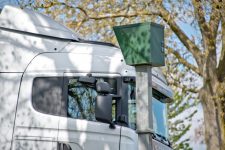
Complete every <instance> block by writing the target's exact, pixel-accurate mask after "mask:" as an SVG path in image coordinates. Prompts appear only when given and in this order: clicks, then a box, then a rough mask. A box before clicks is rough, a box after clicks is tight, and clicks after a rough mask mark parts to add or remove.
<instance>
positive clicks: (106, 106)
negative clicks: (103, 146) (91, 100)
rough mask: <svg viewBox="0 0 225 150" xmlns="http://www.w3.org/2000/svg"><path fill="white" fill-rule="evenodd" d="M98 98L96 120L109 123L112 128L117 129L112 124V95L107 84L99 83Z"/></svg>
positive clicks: (97, 88)
mask: <svg viewBox="0 0 225 150" xmlns="http://www.w3.org/2000/svg"><path fill="white" fill-rule="evenodd" d="M96 91H97V92H98V96H97V99H96V103H95V118H96V120H97V121H101V122H104V123H109V124H110V128H115V126H114V124H113V123H112V95H110V92H111V87H110V85H109V84H108V83H107V82H97V83H96Z"/></svg>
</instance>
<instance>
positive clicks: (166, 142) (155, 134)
mask: <svg viewBox="0 0 225 150" xmlns="http://www.w3.org/2000/svg"><path fill="white" fill-rule="evenodd" d="M152 138H153V139H155V140H157V141H159V142H162V143H164V144H166V145H167V146H169V147H171V143H170V141H169V140H168V139H167V138H166V137H164V136H162V135H160V134H157V133H152Z"/></svg>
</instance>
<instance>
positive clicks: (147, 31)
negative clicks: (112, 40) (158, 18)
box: [113, 22, 165, 67]
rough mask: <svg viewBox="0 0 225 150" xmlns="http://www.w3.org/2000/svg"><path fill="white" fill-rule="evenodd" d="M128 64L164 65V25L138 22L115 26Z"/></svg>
mask: <svg viewBox="0 0 225 150" xmlns="http://www.w3.org/2000/svg"><path fill="white" fill-rule="evenodd" d="M113 30H114V32H115V35H116V38H117V41H118V43H119V45H120V48H121V50H122V53H123V55H124V58H125V61H126V63H127V64H128V65H132V66H135V65H151V66H154V67H159V66H164V65H165V60H164V57H165V56H164V55H165V54H164V27H163V26H162V25H159V24H156V23H150V22H146V23H138V24H131V25H124V26H116V27H113Z"/></svg>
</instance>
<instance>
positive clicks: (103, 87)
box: [96, 82, 112, 94]
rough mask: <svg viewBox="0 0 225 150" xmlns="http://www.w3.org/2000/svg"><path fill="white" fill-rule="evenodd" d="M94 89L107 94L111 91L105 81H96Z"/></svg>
mask: <svg viewBox="0 0 225 150" xmlns="http://www.w3.org/2000/svg"><path fill="white" fill-rule="evenodd" d="M96 91H97V92H98V93H100V94H109V93H111V92H112V89H111V87H110V85H109V84H108V83H107V82H97V83H96Z"/></svg>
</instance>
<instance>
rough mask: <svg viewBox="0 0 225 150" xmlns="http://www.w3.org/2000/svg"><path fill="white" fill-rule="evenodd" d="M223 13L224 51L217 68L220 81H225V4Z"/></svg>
mask: <svg viewBox="0 0 225 150" xmlns="http://www.w3.org/2000/svg"><path fill="white" fill-rule="evenodd" d="M222 9H223V11H221V24H222V25H221V30H222V50H221V55H220V60H219V65H218V67H217V77H218V79H219V80H220V81H224V80H225V77H224V76H225V6H224V4H223V8H222Z"/></svg>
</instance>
